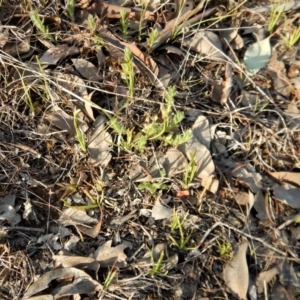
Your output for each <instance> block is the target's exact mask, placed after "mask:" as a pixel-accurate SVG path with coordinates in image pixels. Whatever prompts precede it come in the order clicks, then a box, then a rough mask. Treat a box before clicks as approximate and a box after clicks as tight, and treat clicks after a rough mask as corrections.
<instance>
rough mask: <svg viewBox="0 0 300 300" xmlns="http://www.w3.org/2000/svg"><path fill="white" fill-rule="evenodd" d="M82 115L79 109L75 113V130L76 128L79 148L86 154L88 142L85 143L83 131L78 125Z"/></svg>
mask: <svg viewBox="0 0 300 300" xmlns="http://www.w3.org/2000/svg"><path fill="white" fill-rule="evenodd" d="M79 113H80V109H77V110H75V111H74V119H73V121H74V128H75V132H76V139H77V141H78V142H79V146H80V149H81V151H82V152H83V153H86V150H87V148H86V141H85V137H84V134H83V132H82V131H81V129H80V128H79V127H78V123H77V118H78V114H79Z"/></svg>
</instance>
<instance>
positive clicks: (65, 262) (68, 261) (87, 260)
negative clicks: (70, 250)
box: [52, 255, 100, 274]
mask: <svg viewBox="0 0 300 300" xmlns="http://www.w3.org/2000/svg"><path fill="white" fill-rule="evenodd" d="M52 258H53V260H54V267H55V269H57V268H73V267H74V268H78V269H83V270H90V271H94V272H95V273H96V274H97V272H98V270H99V268H100V264H99V263H98V262H97V261H96V260H95V259H94V258H93V257H85V256H67V255H53V257H52Z"/></svg>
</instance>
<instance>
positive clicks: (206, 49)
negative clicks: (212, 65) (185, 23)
mask: <svg viewBox="0 0 300 300" xmlns="http://www.w3.org/2000/svg"><path fill="white" fill-rule="evenodd" d="M183 45H184V46H185V47H188V48H189V49H191V50H193V51H195V52H197V53H199V54H200V55H201V56H202V57H203V58H204V59H208V60H213V61H224V60H225V59H226V58H225V56H224V55H223V50H222V43H221V41H220V38H219V37H218V35H217V34H216V33H214V32H212V31H208V30H199V31H198V32H197V33H196V34H195V35H194V36H192V37H191V38H186V39H185V40H184V41H183Z"/></svg>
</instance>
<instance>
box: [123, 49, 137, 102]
mask: <svg viewBox="0 0 300 300" xmlns="http://www.w3.org/2000/svg"><path fill="white" fill-rule="evenodd" d="M121 67H122V71H123V76H124V77H125V81H126V84H127V87H128V91H129V99H130V101H132V100H133V94H134V64H133V60H132V53H131V51H130V49H129V48H125V50H124V62H123V63H122V64H121Z"/></svg>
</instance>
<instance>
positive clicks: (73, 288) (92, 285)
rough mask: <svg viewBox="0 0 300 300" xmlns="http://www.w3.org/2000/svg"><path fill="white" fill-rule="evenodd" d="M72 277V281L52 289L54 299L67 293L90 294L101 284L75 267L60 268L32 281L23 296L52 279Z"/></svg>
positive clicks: (41, 287) (28, 295)
mask: <svg viewBox="0 0 300 300" xmlns="http://www.w3.org/2000/svg"><path fill="white" fill-rule="evenodd" d="M70 276H71V277H74V281H73V282H72V283H71V284H67V285H65V286H61V287H59V288H57V289H55V290H53V291H52V293H51V294H52V295H53V296H54V298H55V299H57V298H58V296H59V297H62V296H67V295H75V294H91V293H93V292H95V291H96V290H101V289H102V286H101V284H99V283H98V282H97V281H95V280H93V279H92V278H91V277H90V276H89V275H88V274H86V273H85V272H83V271H81V270H78V269H76V268H62V269H55V270H52V271H49V272H47V273H45V274H44V275H42V276H41V277H40V278H39V279H38V280H37V281H36V282H34V283H33V284H32V285H31V286H30V287H29V289H28V290H27V292H26V293H25V294H24V298H23V299H25V298H28V297H30V296H32V295H34V294H37V293H39V292H41V291H43V290H45V289H46V288H48V286H49V284H50V283H51V281H52V280H55V279H58V278H64V277H70Z"/></svg>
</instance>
